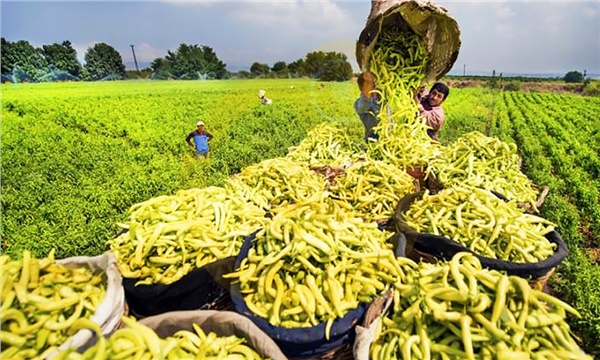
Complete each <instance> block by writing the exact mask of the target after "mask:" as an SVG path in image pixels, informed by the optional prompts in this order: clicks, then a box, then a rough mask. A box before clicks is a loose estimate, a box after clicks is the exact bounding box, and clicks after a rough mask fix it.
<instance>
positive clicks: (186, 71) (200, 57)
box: [151, 44, 228, 79]
mask: <svg viewBox="0 0 600 360" xmlns="http://www.w3.org/2000/svg"><path fill="white" fill-rule="evenodd" d="M225 67H226V65H225V63H223V61H221V60H219V58H218V57H217V54H216V53H215V52H214V50H213V49H212V48H211V47H209V46H204V45H202V46H199V45H195V44H194V45H189V44H179V47H178V48H177V50H176V51H175V52H173V51H167V55H166V56H165V57H164V58H158V59H155V60H154V61H153V62H152V64H151V68H152V70H153V71H154V73H155V75H157V76H158V77H160V78H164V77H167V78H169V77H170V78H173V77H174V78H177V79H200V78H208V79H223V78H225V77H226V76H227V75H228V73H227V70H226V69H225Z"/></svg>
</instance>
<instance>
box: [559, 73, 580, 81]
mask: <svg viewBox="0 0 600 360" xmlns="http://www.w3.org/2000/svg"><path fill="white" fill-rule="evenodd" d="M563 80H565V82H566V83H579V82H582V81H583V74H582V73H580V72H579V71H569V72H568V73H566V74H565V76H564V77H563Z"/></svg>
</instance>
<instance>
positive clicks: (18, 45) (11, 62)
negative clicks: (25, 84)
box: [1, 38, 48, 82]
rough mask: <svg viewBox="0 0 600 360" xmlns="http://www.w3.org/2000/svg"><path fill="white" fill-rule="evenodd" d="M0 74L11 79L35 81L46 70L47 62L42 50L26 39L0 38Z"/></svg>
mask: <svg viewBox="0 0 600 360" xmlns="http://www.w3.org/2000/svg"><path fill="white" fill-rule="evenodd" d="M1 41H2V43H1V48H2V51H1V53H2V59H1V63H2V76H3V77H7V78H11V81H19V82H21V81H30V82H35V81H37V79H38V78H40V77H42V76H43V75H45V74H46V72H47V66H48V62H47V61H46V59H45V58H44V54H43V51H42V50H41V49H39V48H35V47H33V46H32V45H31V44H30V43H29V42H28V41H25V40H19V41H17V42H10V41H6V39H4V38H2V39H1Z"/></svg>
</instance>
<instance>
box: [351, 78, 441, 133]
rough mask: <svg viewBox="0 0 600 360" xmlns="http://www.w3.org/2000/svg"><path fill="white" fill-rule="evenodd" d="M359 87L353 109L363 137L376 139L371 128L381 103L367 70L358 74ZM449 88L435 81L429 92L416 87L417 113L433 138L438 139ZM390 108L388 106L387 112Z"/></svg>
mask: <svg viewBox="0 0 600 360" xmlns="http://www.w3.org/2000/svg"><path fill="white" fill-rule="evenodd" d="M357 83H358V87H359V89H360V96H359V98H358V99H357V100H356V101H355V102H354V110H355V111H356V113H357V114H358V116H359V117H360V120H361V121H362V123H363V125H364V126H365V139H366V140H367V141H368V140H369V139H375V140H377V138H378V135H377V134H375V133H374V131H373V128H374V127H375V126H376V125H377V124H378V123H379V120H378V119H377V114H378V113H379V110H380V107H381V105H380V104H379V103H380V101H379V99H380V97H379V95H378V94H377V93H376V92H373V90H375V89H376V88H375V78H374V77H373V74H371V73H370V72H369V71H365V72H364V73H362V74H360V76H359V77H358V79H357ZM449 93H450V89H449V88H448V86H447V85H446V84H444V83H442V82H436V83H435V84H433V86H432V87H431V90H430V91H429V93H424V89H423V88H421V89H418V91H417V93H416V95H415V102H416V103H417V104H418V108H419V113H420V114H421V116H423V117H424V118H425V121H426V122H427V125H428V126H429V127H430V128H431V129H428V130H427V134H428V135H429V137H431V138H432V139H433V140H438V134H439V131H440V129H441V128H442V126H443V125H444V121H445V115H444V110H443V109H442V107H441V105H442V103H443V102H444V101H445V100H446V98H447V97H448V94H449ZM389 113H390V109H389V108H388V114H389Z"/></svg>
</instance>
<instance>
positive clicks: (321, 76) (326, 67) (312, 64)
mask: <svg viewBox="0 0 600 360" xmlns="http://www.w3.org/2000/svg"><path fill="white" fill-rule="evenodd" d="M301 71H302V73H303V74H304V75H306V76H308V77H310V78H313V79H318V80H321V81H347V80H349V79H350V78H352V66H351V65H350V63H349V62H348V57H347V56H346V55H345V54H343V53H338V52H334V51H332V52H323V51H313V52H310V53H308V54H307V55H306V58H305V59H304V62H303V63H302V66H301Z"/></svg>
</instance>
